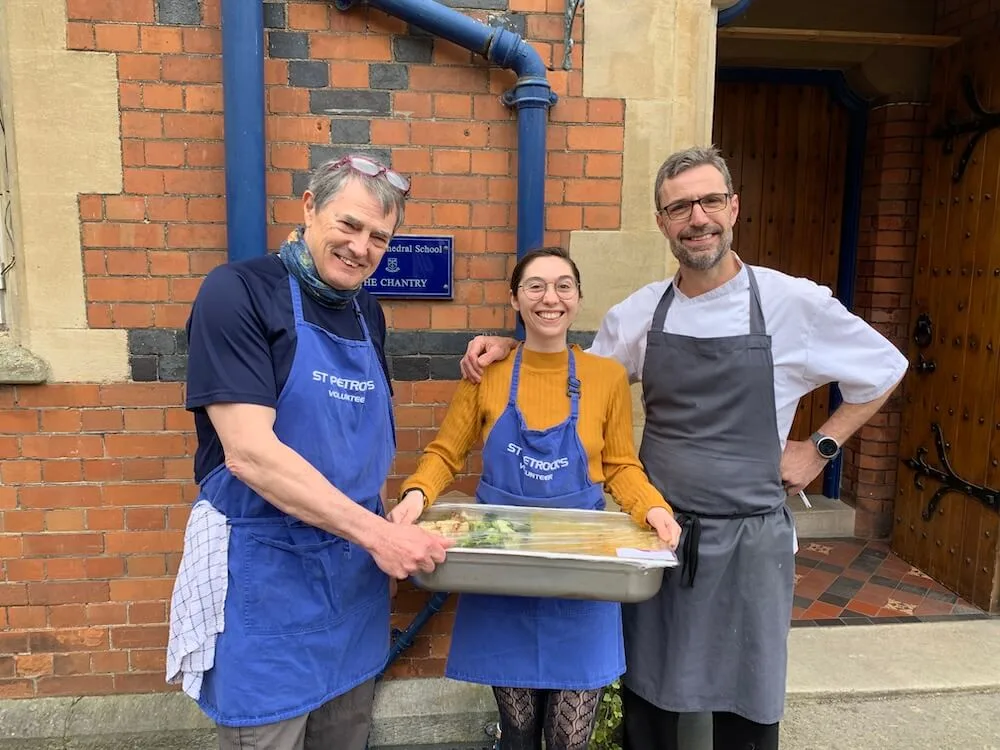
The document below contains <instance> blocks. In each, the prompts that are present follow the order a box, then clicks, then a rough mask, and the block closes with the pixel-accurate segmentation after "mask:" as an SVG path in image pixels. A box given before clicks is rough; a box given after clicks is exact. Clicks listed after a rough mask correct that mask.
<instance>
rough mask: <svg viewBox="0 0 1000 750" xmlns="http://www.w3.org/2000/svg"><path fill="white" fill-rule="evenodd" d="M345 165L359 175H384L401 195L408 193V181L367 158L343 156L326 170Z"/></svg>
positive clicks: (397, 173)
mask: <svg viewBox="0 0 1000 750" xmlns="http://www.w3.org/2000/svg"><path fill="white" fill-rule="evenodd" d="M345 164H346V165H347V166H349V167H350V168H351V169H353V170H355V171H357V172H361V174H366V175H368V176H369V177H378V176H379V175H380V174H384V175H385V178H386V179H387V180H388V181H389V184H390V185H392V186H393V187H394V188H396V190H398V191H399V192H401V193H402V194H403V195H407V194H409V192H410V181H409V180H408V179H407V178H406V177H403V175H401V174H400V173H399V172H397V171H395V170H393V169H389V167H387V166H385V165H384V164H380V163H379V162H377V161H375V160H374V159H369V158H368V157H367V156H355V155H351V156H344V157H342V158H340V159H338V160H337V161H335V162H333V163H332V164H330V166H329V167H328V169H329V170H330V171H331V172H332V171H333V170H335V169H339V168H340V167H342V166H344V165H345Z"/></svg>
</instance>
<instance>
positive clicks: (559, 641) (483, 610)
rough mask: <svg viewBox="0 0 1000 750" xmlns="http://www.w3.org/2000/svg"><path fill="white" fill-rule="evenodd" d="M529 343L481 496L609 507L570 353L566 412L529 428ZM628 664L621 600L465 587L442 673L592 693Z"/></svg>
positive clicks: (486, 450) (494, 437)
mask: <svg viewBox="0 0 1000 750" xmlns="http://www.w3.org/2000/svg"><path fill="white" fill-rule="evenodd" d="M521 353H522V349H521V348H518V350H517V354H516V356H515V358H514V370H513V373H512V376H511V382H510V396H509V399H508V402H507V408H506V409H505V410H504V412H503V414H501V415H500V418H499V419H498V420H497V421H496V424H494V425H493V429H492V430H491V431H490V434H489V436H488V437H487V439H486V443H485V445H484V446H483V473H482V478H481V480H480V482H479V486H478V488H477V489H476V500H477V501H478V502H480V503H486V504H489V505H517V506H529V507H548V508H581V509H584V510H603V508H604V491H603V488H602V486H601V485H597V484H594V483H593V482H591V481H590V475H589V473H588V466H587V455H586V452H585V451H584V449H583V446H582V445H581V444H580V438H579V435H578V434H577V426H576V425H577V418H578V416H579V412H580V381H579V380H577V379H576V361H575V359H574V357H573V351H572V349H570V351H569V379H568V381H567V392H568V395H569V398H570V415H569V418H568V419H567V420H566V421H564V422H562V423H561V424H558V425H556V426H555V427H550V428H549V429H547V430H529V429H528V428H527V426H526V424H525V422H524V417H523V416H522V414H521V412H520V410H519V409H518V408H517V386H518V380H519V377H520V370H521ZM624 669H625V653H624V647H623V645H622V624H621V606H620V605H619V604H617V603H615V602H595V601H583V600H572V599H554V598H535V597H517V596H486V595H480V594H463V595H461V597H460V598H459V602H458V611H457V612H456V615H455V626H454V629H453V632H452V637H451V651H450V652H449V655H448V663H447V666H446V669H445V674H446V675H447V676H448V677H450V678H452V679H455V680H463V681H465V682H477V683H481V684H485V685H495V686H499V687H529V688H539V689H549V690H594V689H596V688H600V687H604V686H605V685H608V684H610V683H611V682H613V681H614V680H615V679H617V678H618V677H619V675H621V674H622V672H623V671H624Z"/></svg>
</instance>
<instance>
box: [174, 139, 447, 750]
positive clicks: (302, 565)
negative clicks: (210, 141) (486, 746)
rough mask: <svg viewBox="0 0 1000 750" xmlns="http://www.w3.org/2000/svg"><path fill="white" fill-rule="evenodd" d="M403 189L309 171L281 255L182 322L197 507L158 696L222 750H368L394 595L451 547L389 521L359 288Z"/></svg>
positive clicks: (359, 169)
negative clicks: (299, 218) (174, 689)
mask: <svg viewBox="0 0 1000 750" xmlns="http://www.w3.org/2000/svg"><path fill="white" fill-rule="evenodd" d="M408 191H409V181H408V180H407V179H406V178H405V177H403V176H402V175H400V174H398V173H396V172H394V171H392V170H391V169H388V168H387V167H385V166H384V165H382V164H379V163H378V162H376V161H374V160H372V159H369V158H367V157H363V156H348V157H345V158H343V159H339V160H337V161H332V162H329V163H327V164H324V165H323V166H321V167H319V169H317V170H316V172H315V173H314V174H313V175H312V178H311V180H310V183H309V187H308V189H307V190H306V191H305V194H304V195H303V223H302V225H301V226H300V227H298V228H297V229H296V230H295V231H293V232H292V233H291V234H290V235H289V237H288V238H287V240H286V241H285V242H284V243H283V244H282V246H281V250H280V252H279V253H277V254H270V255H264V256H261V257H257V258H253V259H251V260H246V261H239V262H233V263H228V264H226V265H223V266H220V267H218V268H216V269H214V270H213V271H212V272H211V273H209V274H208V276H207V277H206V278H205V280H204V282H203V284H202V286H201V289H200V290H199V292H198V296H197V298H196V299H195V302H194V306H193V307H192V310H191V316H190V318H189V320H188V325H187V334H188V348H189V358H188V375H187V408H188V409H189V410H190V411H192V412H193V413H194V420H195V428H196V431H197V436H198V447H197V451H196V454H195V461H194V473H195V479H196V481H197V482H198V484H199V494H198V499H197V500H196V501H195V504H194V507H193V509H192V512H191V516H190V519H189V521H188V525H187V530H186V533H185V539H184V555H183V557H182V559H181V564H180V570H179V572H178V576H177V580H176V583H175V586H174V592H173V597H172V600H171V612H170V636H169V642H168V646H167V679H168V681H170V682H179V683H181V684H182V685H183V689H184V692H185V693H187V694H188V695H189V696H191V697H192V698H194V699H195V700H197V701H198V705H199V706H200V707H201V709H202V710H203V711H204V712H205V714H206V715H207V716H208V717H209V718H211V719H212V720H213V721H215V722H216V724H217V725H218V736H219V747H220V750H235V749H238V748H254V750H320V748H324V749H325V748H331V747H337V748H344V750H363V748H365V747H366V745H367V741H368V734H369V729H370V725H371V715H372V705H373V701H374V689H375V688H374V685H375V677H376V675H377V674H378V673H379V672H380V671H381V670H382V668H383V667H384V665H385V663H386V659H387V657H388V653H389V634H390V625H389V609H390V607H389V599H390V594H389V589H390V577H391V578H393V579H396V578H406V577H407V576H409V575H410V574H411V573H414V572H416V571H418V570H422V571H428V572H429V571H432V570H433V569H434V567H435V564H436V563H439V562H442V561H443V560H444V557H445V550H446V548H447V546H448V544H449V543H448V542H447V541H445V540H444V539H442V538H441V537H439V536H436V535H432V534H430V533H428V532H426V531H424V530H422V529H420V528H419V527H416V526H400V525H397V524H392V523H389V522H388V521H387V520H386V519H385V517H384V509H383V496H384V485H385V480H386V476H387V474H388V471H389V466H390V464H391V462H392V459H393V456H394V454H395V434H394V424H393V418H392V401H391V389H390V384H389V374H388V370H387V366H386V359H385V318H384V316H383V314H382V310H381V308H380V307H379V304H378V302H377V300H375V298H374V297H372V296H371V295H370V294H369V293H368V292H367V291H365V289H364V282H365V280H366V279H367V278H368V277H369V276H371V275H372V273H374V271H375V269H376V267H377V266H378V264H379V261H381V259H382V256H383V255H384V254H385V251H386V248H387V247H388V245H389V240H390V239H391V238H392V236H393V234H394V233H395V232H396V230H397V229H398V228H399V226H400V225H401V224H402V222H403V209H404V204H405V199H406V195H407V193H408Z"/></svg>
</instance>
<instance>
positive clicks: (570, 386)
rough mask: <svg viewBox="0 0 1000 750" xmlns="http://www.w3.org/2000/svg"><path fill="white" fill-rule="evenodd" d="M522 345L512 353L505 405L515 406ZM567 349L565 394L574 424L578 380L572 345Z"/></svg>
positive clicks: (578, 390)
mask: <svg viewBox="0 0 1000 750" xmlns="http://www.w3.org/2000/svg"><path fill="white" fill-rule="evenodd" d="M522 351H524V347H523V346H519V347H517V354H515V355H514V369H513V372H511V375H510V393H509V394H508V396H507V406H508V407H513V408H515V409H516V408H517V386H518V383H519V382H520V380H521V352H522ZM568 351H569V377H568V378H566V395H567V396H569V418H570V420H571V421H572V422H573V424H576V421H577V417H579V416H580V381H579V380H578V379H577V377H576V357H574V356H573V347H572V346H569V347H568Z"/></svg>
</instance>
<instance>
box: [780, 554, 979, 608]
mask: <svg viewBox="0 0 1000 750" xmlns="http://www.w3.org/2000/svg"><path fill="white" fill-rule="evenodd" d="M985 617H988V615H986V614H985V613H984V612H983V611H982V610H980V609H978V608H976V607H974V606H972V605H971V604H969V603H968V602H966V601H964V600H962V599H960V598H958V597H956V596H955V595H954V594H953V593H952V592H950V591H948V590H947V589H945V588H943V587H942V586H940V585H939V584H938V583H936V582H935V581H933V580H931V579H930V578H928V577H927V576H925V575H924V574H923V573H921V572H920V571H919V570H917V569H916V568H914V567H912V566H911V565H910V564H909V563H905V562H903V561H902V560H900V559H899V558H898V557H896V556H895V555H894V554H892V553H891V552H890V551H889V545H888V544H886V543H885V542H866V541H864V540H861V539H816V540H809V539H804V540H801V541H800V542H799V552H798V555H796V558H795V599H794V601H793V606H792V627H802V626H815V625H873V624H881V623H890V622H895V623H900V622H929V621H936V620H958V619H979V618H985Z"/></svg>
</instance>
